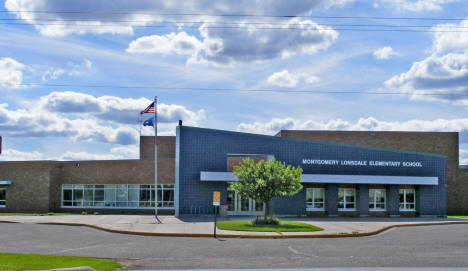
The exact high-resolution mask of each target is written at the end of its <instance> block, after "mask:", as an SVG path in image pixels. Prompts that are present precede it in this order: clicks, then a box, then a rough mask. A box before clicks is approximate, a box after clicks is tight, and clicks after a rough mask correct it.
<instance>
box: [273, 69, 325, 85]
mask: <svg viewBox="0 0 468 271" xmlns="http://www.w3.org/2000/svg"><path fill="white" fill-rule="evenodd" d="M301 80H303V81H304V82H305V83H307V84H314V83H317V82H318V81H320V79H319V78H318V77H316V76H313V75H309V74H306V73H300V72H297V73H290V72H289V71H288V70H282V71H280V72H275V73H273V74H272V75H270V76H269V77H268V78H267V80H266V82H267V83H268V84H269V85H274V86H278V87H289V88H291V87H295V86H296V85H297V84H298V83H299V82H300V81H301Z"/></svg>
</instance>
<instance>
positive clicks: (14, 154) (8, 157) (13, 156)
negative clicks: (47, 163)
mask: <svg viewBox="0 0 468 271" xmlns="http://www.w3.org/2000/svg"><path fill="white" fill-rule="evenodd" d="M26 160H45V159H44V156H43V155H42V153H39V152H37V151H33V152H30V151H28V152H22V151H18V150H15V149H5V150H2V154H0V161H26Z"/></svg>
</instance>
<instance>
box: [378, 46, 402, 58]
mask: <svg viewBox="0 0 468 271" xmlns="http://www.w3.org/2000/svg"><path fill="white" fill-rule="evenodd" d="M398 55H400V54H399V53H397V52H395V51H393V48H392V47H391V46H385V47H382V48H379V49H377V50H375V51H374V56H375V58H377V59H380V60H383V59H389V58H390V57H391V56H398Z"/></svg>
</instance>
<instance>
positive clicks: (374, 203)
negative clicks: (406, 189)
mask: <svg viewBox="0 0 468 271" xmlns="http://www.w3.org/2000/svg"><path fill="white" fill-rule="evenodd" d="M371 190H374V202H373V205H374V207H373V208H369V212H386V211H387V190H386V189H385V188H369V192H370V191H371ZM377 190H383V195H384V200H385V201H384V206H385V207H384V208H376V207H375V206H377V204H380V202H377V198H376V197H375V193H376V192H377ZM369 194H370V193H369ZM369 198H370V195H369ZM369 204H371V202H370V199H369Z"/></svg>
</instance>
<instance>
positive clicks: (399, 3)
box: [374, 0, 458, 12]
mask: <svg viewBox="0 0 468 271" xmlns="http://www.w3.org/2000/svg"><path fill="white" fill-rule="evenodd" d="M457 1H458V0H380V2H382V4H387V5H391V6H392V7H394V8H397V9H399V10H405V11H414V12H420V11H440V10H442V6H443V5H445V4H449V3H452V2H457ZM374 7H375V5H374Z"/></svg>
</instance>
